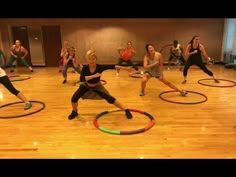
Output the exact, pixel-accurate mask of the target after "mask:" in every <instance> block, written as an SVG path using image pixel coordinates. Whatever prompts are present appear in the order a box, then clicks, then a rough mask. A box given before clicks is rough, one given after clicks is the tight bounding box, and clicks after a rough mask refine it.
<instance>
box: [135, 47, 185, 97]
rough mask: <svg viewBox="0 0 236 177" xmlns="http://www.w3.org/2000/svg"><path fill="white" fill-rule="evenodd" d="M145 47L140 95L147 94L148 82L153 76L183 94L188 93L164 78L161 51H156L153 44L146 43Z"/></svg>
mask: <svg viewBox="0 0 236 177" xmlns="http://www.w3.org/2000/svg"><path fill="white" fill-rule="evenodd" d="M145 49H146V51H147V54H146V55H145V56H144V58H143V67H144V69H145V72H144V75H143V77H142V80H141V92H140V94H139V96H144V95H145V88H146V84H147V82H148V80H149V79H150V78H151V77H155V78H157V79H159V81H161V82H162V83H164V84H165V85H167V86H168V87H170V88H172V89H174V90H175V91H177V92H180V94H181V95H182V96H185V95H186V94H187V91H185V90H180V89H179V88H178V87H176V86H175V85H174V84H172V83H170V82H169V81H167V80H166V79H165V78H164V74H163V57H162V55H161V53H159V52H156V51H155V48H154V46H153V45H152V44H146V46H145Z"/></svg>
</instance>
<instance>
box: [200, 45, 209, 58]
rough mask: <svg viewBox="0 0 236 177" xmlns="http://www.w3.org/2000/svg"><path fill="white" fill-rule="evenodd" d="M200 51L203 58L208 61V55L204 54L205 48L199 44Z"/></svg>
mask: <svg viewBox="0 0 236 177" xmlns="http://www.w3.org/2000/svg"><path fill="white" fill-rule="evenodd" d="M200 50H201V52H202V55H203V57H204V58H205V59H207V60H210V57H208V55H207V53H206V50H205V47H204V46H203V45H202V44H200Z"/></svg>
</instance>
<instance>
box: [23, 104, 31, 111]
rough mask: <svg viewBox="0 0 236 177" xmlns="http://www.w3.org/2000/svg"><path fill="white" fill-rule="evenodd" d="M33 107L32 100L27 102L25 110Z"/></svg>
mask: <svg viewBox="0 0 236 177" xmlns="http://www.w3.org/2000/svg"><path fill="white" fill-rule="evenodd" d="M31 107H32V104H31V103H30V102H26V103H25V107H24V110H27V109H30V108H31Z"/></svg>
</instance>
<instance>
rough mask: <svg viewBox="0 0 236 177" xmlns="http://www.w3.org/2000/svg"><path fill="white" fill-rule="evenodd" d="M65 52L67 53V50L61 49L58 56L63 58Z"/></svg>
mask: <svg viewBox="0 0 236 177" xmlns="http://www.w3.org/2000/svg"><path fill="white" fill-rule="evenodd" d="M66 52H67V49H65V48H62V49H61V53H60V56H61V57H63V56H64V55H65V54H66Z"/></svg>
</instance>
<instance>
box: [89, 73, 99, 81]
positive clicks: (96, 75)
mask: <svg viewBox="0 0 236 177" xmlns="http://www.w3.org/2000/svg"><path fill="white" fill-rule="evenodd" d="M101 75H102V74H101V73H96V74H93V75H90V76H85V80H86V81H88V80H91V79H94V78H97V77H100V76H101Z"/></svg>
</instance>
